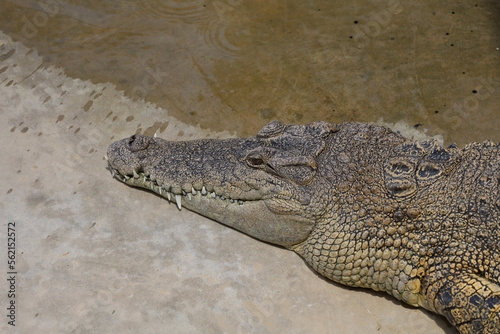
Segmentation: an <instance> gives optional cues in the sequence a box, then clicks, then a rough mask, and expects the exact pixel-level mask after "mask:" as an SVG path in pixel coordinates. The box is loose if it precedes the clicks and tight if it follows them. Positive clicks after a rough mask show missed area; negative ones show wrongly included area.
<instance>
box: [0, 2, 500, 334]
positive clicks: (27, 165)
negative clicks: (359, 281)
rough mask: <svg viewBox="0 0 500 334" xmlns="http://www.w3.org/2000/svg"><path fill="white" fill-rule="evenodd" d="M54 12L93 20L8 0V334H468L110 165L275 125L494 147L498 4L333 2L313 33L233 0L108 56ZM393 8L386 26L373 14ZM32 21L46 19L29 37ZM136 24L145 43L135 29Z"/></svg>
mask: <svg viewBox="0 0 500 334" xmlns="http://www.w3.org/2000/svg"><path fill="white" fill-rule="evenodd" d="M15 3H17V4H16V5H13V4H15ZM19 3H23V4H22V6H21V5H19ZM48 3H51V2H48ZM54 3H58V4H59V5H60V6H61V7H54V8H57V10H58V15H61V16H63V17H70V18H72V19H73V20H74V22H84V23H85V24H83V27H80V28H79V29H83V30H85V29H90V31H89V32H87V35H81V34H79V33H78V30H75V29H74V27H75V24H76V23H74V22H73V23H71V22H69V23H68V20H69V19H68V20H66V21H64V19H60V18H59V16H58V15H55V14H54V15H52V14H51V13H53V12H51V11H50V10H49V9H45V12H44V11H41V9H40V7H39V5H38V4H37V2H36V1H7V2H5V3H2V6H3V8H8V9H9V11H8V13H9V14H6V12H7V11H3V12H0V19H1V21H2V22H3V23H2V27H0V28H2V29H5V30H6V31H7V32H6V33H3V32H0V96H1V99H0V125H1V126H2V131H0V140H1V141H0V142H1V143H2V154H1V155H0V161H1V165H2V167H3V170H4V173H5V171H6V174H4V179H3V181H2V182H1V183H0V185H1V186H0V217H1V218H2V229H3V231H1V232H0V262H2V263H4V264H5V261H6V259H7V237H6V235H7V233H6V232H7V228H8V223H9V222H15V223H16V245H17V257H16V267H15V270H16V272H17V276H16V277H17V280H16V283H17V286H16V293H17V294H16V306H17V309H16V310H17V318H16V327H15V328H13V327H12V326H9V325H8V324H7V318H6V316H5V315H6V313H7V310H6V308H7V306H8V302H9V299H8V298H5V297H6V292H7V291H8V290H9V285H8V282H7V278H8V277H9V275H8V274H7V272H8V268H6V267H5V266H3V267H2V268H3V269H2V272H1V273H0V309H2V310H4V311H3V312H4V313H5V315H4V313H2V317H1V318H0V319H3V320H1V321H0V332H2V333H16V332H18V333H34V332H36V333H282V332H288V333H313V332H314V333H405V334H409V333H425V332H428V333H455V332H456V331H455V330H454V329H453V328H451V327H450V326H449V325H448V324H447V322H446V321H445V320H444V319H443V318H441V317H439V316H436V315H433V314H430V313H428V312H426V311H424V310H420V309H414V308H410V307H406V306H404V305H402V304H401V303H399V302H397V301H395V300H394V299H393V298H390V297H389V296H385V295H384V294H378V293H374V292H370V291H364V290H355V289H348V288H345V287H343V286H339V285H336V284H334V283H331V282H329V281H326V280H324V279H322V278H321V277H319V276H317V275H316V274H315V273H314V272H313V271H312V270H311V269H310V268H309V267H307V265H306V264H305V263H304V262H303V261H302V260H301V259H300V258H299V257H298V256H297V255H296V254H294V253H292V252H289V251H286V250H284V249H281V248H278V247H274V246H271V245H267V244H264V243H262V242H259V241H257V240H254V239H252V238H250V237H247V236H245V235H243V234H241V233H238V232H236V231H233V230H231V229H228V228H225V227H223V226H221V225H219V224H217V223H215V222H213V221H211V220H208V219H206V218H203V217H201V216H198V215H196V214H194V213H191V212H189V211H187V210H182V212H179V210H178V209H177V208H176V206H175V205H172V204H170V205H169V204H168V203H167V202H166V201H165V200H162V199H160V198H159V197H157V196H154V195H152V194H150V193H148V192H146V191H139V190H136V189H132V188H130V187H127V186H125V185H123V184H121V183H120V182H118V181H116V180H114V179H113V178H112V177H111V175H110V174H109V172H108V171H107V170H106V163H105V161H104V158H103V155H104V153H105V150H106V148H107V146H108V145H109V144H110V143H111V142H113V141H115V140H118V139H121V138H124V137H127V136H129V135H130V134H133V133H146V134H153V133H154V132H158V133H159V135H160V136H161V137H163V138H165V139H171V140H179V139H182V140H185V139H195V138H205V137H212V138H219V137H229V136H234V135H235V134H237V135H248V134H254V133H255V132H256V130H257V129H258V128H260V127H261V126H262V125H263V124H265V123H266V122H268V121H269V120H270V118H279V119H281V120H283V121H285V122H308V121H312V120H317V119H322V120H326V121H331V122H342V121H350V120H359V121H373V122H375V121H379V122H381V123H382V122H384V121H385V122H389V123H388V124H389V125H391V126H393V127H395V128H397V129H402V130H404V131H405V133H406V134H408V135H412V136H415V137H418V138H422V137H424V136H425V135H426V134H425V133H424V132H425V131H427V134H429V135H433V136H434V135H436V136H438V137H439V138H440V139H442V140H443V141H444V142H453V141H454V142H457V143H459V144H461V145H463V144H464V143H466V142H468V141H471V140H476V141H479V140H485V139H488V138H489V139H491V140H494V141H500V133H499V132H498V127H499V125H500V117H499V115H498V112H497V111H498V110H499V109H498V105H499V101H500V99H499V97H500V80H499V78H500V66H499V65H500V56H499V55H500V52H499V51H498V50H497V48H498V47H500V43H498V41H499V39H498V33H497V32H498V23H495V24H492V22H498V19H497V18H498V12H497V11H495V10H494V9H495V8H493V9H492V6H494V5H493V2H488V1H479V2H474V3H471V2H470V1H458V2H457V1H442V2H440V7H436V5H435V2H431V1H427V2H426V1H422V2H419V4H407V3H404V4H403V3H400V2H398V1H388V2H387V3H385V2H381V1H355V2H353V3H352V5H349V3H344V4H343V5H342V6H340V5H339V9H338V10H331V11H330V12H328V13H325V11H326V10H327V7H328V6H327V5H326V4H327V3H328V2H323V1H316V2H313V1H311V2H307V4H312V5H311V8H308V9H307V10H308V11H309V12H308V15H309V14H311V13H313V12H314V13H316V12H320V9H321V12H322V15H321V16H318V17H313V18H312V19H310V21H309V22H308V24H306V25H302V24H301V22H302V21H301V20H302V16H301V13H302V12H303V11H304V8H300V7H298V8H291V7H293V6H291V7H290V8H283V7H286V6H285V5H284V3H283V2H281V1H268V2H266V5H265V6H264V5H263V6H262V8H256V7H248V6H250V5H248V6H247V3H246V2H243V3H242V2H241V1H237V0H233V1H230V2H228V3H230V4H231V6H233V7H222V8H225V10H224V11H222V12H220V11H219V12H213V15H218V20H219V21H218V23H217V26H216V27H215V28H214V27H213V26H209V27H203V26H201V27H200V26H196V22H197V21H196V20H195V19H196V17H194V16H189V15H191V14H192V13H191V12H188V11H184V12H183V13H184V14H185V16H182V17H181V19H179V20H177V21H176V20H173V19H172V20H170V21H169V20H161V19H162V18H163V17H160V18H159V21H162V22H163V21H166V23H165V24H167V25H168V24H170V25H171V26H172V27H174V28H175V29H174V28H171V30H165V29H166V28H165V27H163V26H162V27H161V29H160V28H157V29H158V31H157V32H156V31H155V33H151V35H150V36H145V37H144V36H139V37H138V40H140V39H145V40H149V41H150V42H151V45H154V43H155V41H160V42H158V44H159V47H158V49H154V47H153V48H140V47H137V45H136V44H134V43H129V40H127V42H124V43H123V44H125V45H126V46H127V48H126V49H123V50H122V53H121V54H120V57H118V58H114V57H115V53H116V50H115V49H113V45H107V46H106V47H103V48H102V49H98V50H96V49H93V45H90V44H85V43H87V41H88V39H87V38H88V36H92V35H93V34H96V36H97V35H98V34H99V33H100V29H101V30H104V28H107V29H108V30H106V33H109V31H112V32H114V31H115V30H116V29H117V28H116V27H114V26H111V24H112V23H113V22H111V23H110V22H109V20H108V19H107V17H104V16H103V15H100V13H99V11H95V12H85V10H86V9H82V8H81V7H80V8H76V9H75V8H74V7H77V6H76V5H70V4H69V3H70V2H68V4H66V5H64V6H63V5H62V2H61V3H59V2H54ZM88 3H98V4H100V3H109V4H111V5H110V6H111V7H113V6H114V5H113V3H112V2H111V1H109V2H94V1H88ZM116 3H119V1H116ZM125 3H126V2H122V3H121V4H122V5H123V4H125ZM144 3H148V4H149V3H150V1H144ZM162 3H169V4H170V3H173V1H163V2H162ZM189 3H190V4H194V3H197V1H196V0H192V1H190V2H189ZM213 3H214V4H217V3H219V2H218V1H214V2H213ZM317 4H318V6H317V7H314V6H315V5H317ZM475 4H479V5H478V6H475ZM4 5H5V6H4ZM17 6H19V7H22V8H23V10H20V9H19V8H18V7H17ZM179 6H180V5H179ZM256 6H257V5H256ZM307 6H309V5H307ZM10 7H15V8H14V9H12V10H11V8H10ZM116 7H117V8H118V6H116ZM174 7H175V6H172V7H171V8H174ZM24 8H27V9H26V11H24V10H25V9H24ZM120 8H121V7H120ZM171 8H169V10H171ZM179 8H180V7H179ZM186 8H187V7H186ZM214 8H215V7H214ZM228 8H229V9H228ZM231 8H232V9H231ZM160 9H162V8H160ZM180 9H183V8H180ZM285 9H286V10H285ZM106 10H108V9H107V8H106ZM283 10H285V11H283ZM131 11H132V12H133V10H132V9H131ZM384 11H385V12H384ZM103 12H104V11H103ZM257 12H258V13H260V14H261V16H259V17H257V15H256V16H255V17H253V16H249V15H250V14H252V13H257ZM276 12H280V13H281V12H283V13H285V14H286V15H283V16H277V15H276ZM387 12H389V13H390V16H389V19H388V16H385V17H382V18H381V17H379V16H377V15H378V14H380V13H387ZM40 13H42V14H43V13H45V15H46V16H47V17H49V18H50V20H49V21H47V22H48V23H44V24H43V25H42V23H43V22H45V21H40V20H41V17H42V18H43V16H40V15H41V14H40ZM165 13H167V11H165ZM63 14H64V15H63ZM181 14H182V13H181ZM184 14H183V15H184ZM16 15H17V16H16ZM37 15H39V16H37ZM164 15H167V14H164ZM311 15H312V14H311ZM14 16H16V17H20V18H22V19H20V20H17V21H16V20H12V17H14ZM172 17H173V16H172ZM24 18H26V20H28V21H29V22H32V23H33V22H34V23H36V22H38V24H39V25H38V26H36V27H35V28H37V33H36V34H35V35H36V36H35V35H33V36H31V34H30V31H29V30H26V29H27V28H26V27H28V26H27V25H26V24H27V23H26V22H27V21H26V20H25V19H24ZM189 18H191V19H192V20H193V22H194V23H192V22H187V21H188V19H189ZM242 18H244V20H243V19H242ZM333 18H335V19H333ZM384 18H385V19H384ZM126 19H130V20H129V21H130V22H127V23H130V25H131V27H132V28H131V30H133V31H136V30H137V26H134V24H138V23H137V22H135V21H134V20H135V19H136V17H135V16H134V15H130V16H126ZM36 20H38V21H36ZM60 20H62V21H64V22H63V23H64V24H66V26H65V25H64V24H63V23H61V24H60V22H59V21H60ZM151 20H152V21H154V17H153V18H151ZM315 20H322V21H321V24H319V25H318V26H317V29H316V28H314V25H311V22H314V21H315ZM358 20H359V21H358ZM122 21H123V18H122ZM138 21H139V23H141V24H147V22H145V20H142V21H141V20H140V19H139V20H138ZM354 21H356V22H357V23H354ZM186 22H187V23H186ZM407 22H410V23H411V24H410V25H408V24H407ZM155 23H157V22H155ZM16 24H17V26H16ZM183 24H184V25H185V26H182V29H181V28H178V26H179V25H183ZM240 25H241V27H242V29H240V30H241V31H240V30H238V29H239V28H238V27H239V26H240ZM13 26H14V27H13ZM188 26H189V27H191V28H192V30H191V32H189V31H188V30H185V28H186V27H188ZM169 27H170V26H169ZM221 27H226V30H225V31H224V30H221V29H222V28H221ZM48 28H50V30H49V29H48ZM62 28H64V29H62ZM243 28H245V29H246V30H245V29H243ZM169 29H170V28H169ZM186 29H187V28H186ZM204 29H205V30H204ZM315 29H316V30H315ZM367 29H372V30H367ZM377 29H379V30H377ZM61 31H62V32H63V33H66V35H65V36H63V37H61V36H53V35H51V34H55V35H57V34H59V33H61ZM165 31H168V33H166V32H165ZM186 31H188V32H186ZM221 31H222V32H221ZM200 32H201V33H202V37H203V38H200V36H199V33H200ZM214 32H216V33H217V34H216V35H213V33H214ZM271 32H272V33H271ZM156 33H157V35H155V34H156ZM273 34H278V36H279V38H275V36H274V35H273ZM363 34H364V35H363ZM30 36H31V37H30ZM221 36H222V37H227V40H224V39H221ZM311 36H312V37H311ZM350 36H352V38H350ZM12 37H15V38H14V40H15V41H14V40H13V39H12ZM115 37H116V36H115ZM119 37H120V36H119ZM61 40H64V41H65V42H64V43H63V42H61ZM116 40H117V41H121V39H120V38H117V39H116ZM304 41H306V42H304ZM311 41H314V42H311ZM73 42H74V44H72V43H73ZM209 42H211V43H215V44H216V45H208V46H207V45H205V44H209ZM238 42H241V43H240V44H238ZM54 43H55V44H58V45H57V48H56V49H55V50H56V51H54V49H51V48H52V47H54V45H53V44H54ZM228 43H229V44H228ZM451 44H453V46H452V45H451ZM68 45H70V46H71V45H73V49H71V48H70V47H68ZM74 45H77V47H75V46H74ZM256 45H257V46H258V47H256ZM210 47H213V48H210ZM131 50H132V51H133V52H137V53H138V55H137V58H135V57H134V56H133V55H135V54H133V55H132V56H131V54H130V52H132V51H131ZM144 50H145V51H144ZM263 50H264V51H263ZM97 51H98V52H97ZM141 52H144V53H141ZM196 52H198V53H196ZM195 53H196V54H195ZM193 54H194V56H193ZM236 55H238V56H236ZM146 58H148V59H149V60H151V62H150V63H147V64H145V63H144V59H146ZM138 59H139V60H140V61H141V62H142V63H141V66H142V68H141V69H137V68H135V67H134V65H135V64H136V63H137V62H138ZM167 63H169V64H170V65H168V64H167ZM152 69H160V70H161V71H160V72H159V73H158V72H156V73H155V72H154V71H152ZM155 75H156V76H155ZM158 75H161V78H160V79H161V82H160V84H151V80H152V79H151V78H153V80H154V79H155V78H157V76H158ZM148 80H149V81H148ZM134 89H135V92H136V93H137V92H143V91H145V90H146V91H147V94H146V95H144V96H142V95H140V96H134V94H133V93H134ZM473 91H476V92H475V93H474V92H473ZM137 97H144V98H145V100H146V101H149V102H145V101H144V100H141V99H139V100H137ZM160 106H161V107H160ZM435 111H439V113H435ZM381 119H382V120H381ZM198 124H202V125H203V127H200V125H198ZM414 126H415V127H414ZM222 129H226V130H222ZM214 130H217V131H214Z"/></svg>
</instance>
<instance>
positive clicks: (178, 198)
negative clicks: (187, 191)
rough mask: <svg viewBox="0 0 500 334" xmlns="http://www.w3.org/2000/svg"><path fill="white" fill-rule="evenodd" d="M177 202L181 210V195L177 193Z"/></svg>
mask: <svg viewBox="0 0 500 334" xmlns="http://www.w3.org/2000/svg"><path fill="white" fill-rule="evenodd" d="M175 202H176V203H177V207H178V208H179V210H182V205H181V195H175Z"/></svg>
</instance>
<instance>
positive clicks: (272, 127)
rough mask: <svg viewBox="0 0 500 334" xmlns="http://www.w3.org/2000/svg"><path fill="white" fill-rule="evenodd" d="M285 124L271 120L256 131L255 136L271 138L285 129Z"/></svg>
mask: <svg viewBox="0 0 500 334" xmlns="http://www.w3.org/2000/svg"><path fill="white" fill-rule="evenodd" d="M285 129H286V125H285V124H283V123H281V122H280V121H272V122H270V123H268V124H266V125H264V127H263V128H262V129H261V130H260V131H259V133H257V138H271V137H274V136H276V135H279V134H280V133H282V132H283V131H285Z"/></svg>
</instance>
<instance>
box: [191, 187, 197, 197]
mask: <svg viewBox="0 0 500 334" xmlns="http://www.w3.org/2000/svg"><path fill="white" fill-rule="evenodd" d="M191 194H193V196H196V190H194V188H193V187H191Z"/></svg>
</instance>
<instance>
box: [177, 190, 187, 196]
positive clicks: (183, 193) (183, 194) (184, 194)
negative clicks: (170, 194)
mask: <svg viewBox="0 0 500 334" xmlns="http://www.w3.org/2000/svg"><path fill="white" fill-rule="evenodd" d="M176 196H177V195H176ZM182 196H186V192H185V191H184V190H183V191H182Z"/></svg>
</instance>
